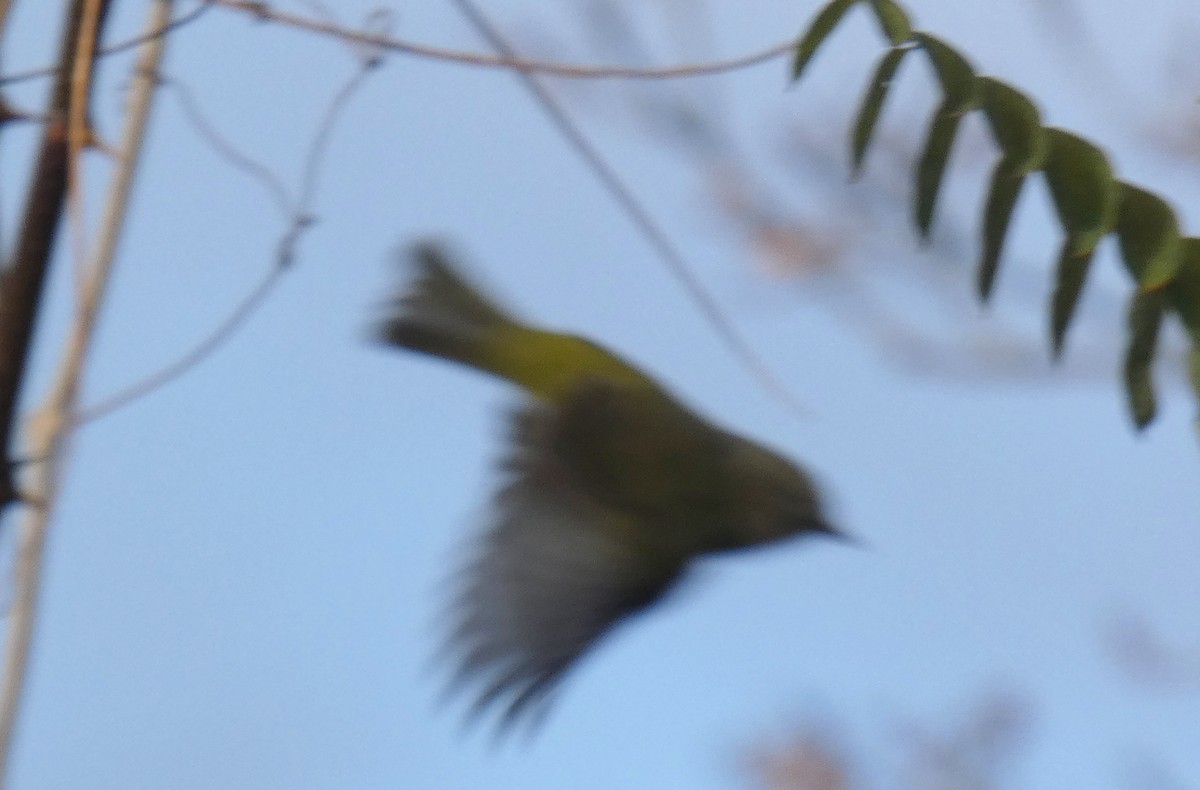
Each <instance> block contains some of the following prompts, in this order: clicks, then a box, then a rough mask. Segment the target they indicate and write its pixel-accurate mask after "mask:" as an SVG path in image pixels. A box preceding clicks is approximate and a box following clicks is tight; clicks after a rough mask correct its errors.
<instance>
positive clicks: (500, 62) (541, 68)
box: [208, 0, 796, 79]
mask: <svg viewBox="0 0 1200 790" xmlns="http://www.w3.org/2000/svg"><path fill="white" fill-rule="evenodd" d="M208 2H210V3H212V4H213V5H219V6H223V7H225V8H231V9H234V10H237V11H244V12H246V13H247V14H251V15H252V16H254V18H255V19H259V20H263V21H267V22H279V23H281V24H285V25H290V26H291V27H295V28H299V29H301V30H308V31H310V32H313V33H321V34H324V35H327V36H334V37H336V38H340V39H343V40H346V41H356V42H360V43H363V44H367V45H369V46H371V47H376V48H378V49H381V50H388V51H391V52H401V53H404V54H407V55H420V56H422V57H427V58H435V59H437V60H446V61H451V62H454V63H465V64H468V65H472V66H487V67H491V68H501V69H512V70H516V71H519V72H526V73H537V74H542V75H547V76H555V77H571V78H574V79H614V78H622V79H672V78H678V77H700V76H704V75H707V74H721V73H724V72H728V71H737V70H739V69H744V68H746V67H748V66H756V65H758V64H760V63H766V62H767V61H771V60H776V59H777V58H781V57H783V56H784V55H787V54H788V53H789V52H791V50H792V49H793V48H794V47H795V44H796V42H795V41H794V40H792V39H789V40H787V41H783V42H780V43H778V44H775V45H773V46H771V47H768V48H766V49H763V50H761V51H759V52H753V53H750V54H748V55H742V56H740V57H736V58H730V59H728V60H714V61H707V62H704V63H686V64H682V65H678V66H663V67H660V68H634V67H630V66H600V65H594V66H585V65H580V64H576V63H560V62H556V61H548V60H532V59H528V58H520V57H516V56H515V55H502V56H500V57H495V56H491V55H481V54H478V53H474V52H463V51H461V50H456V49H448V48H446V47H435V46H431V45H428V44H416V43H413V42H411V41H401V40H400V39H397V38H392V37H391V36H386V35H379V34H375V33H369V32H365V31H361V30H354V29H352V28H347V27H342V26H340V25H336V24H333V23H331V22H324V21H321V20H319V19H312V18H310V17H304V16H300V15H299V14H290V13H287V12H286V11H277V10H275V9H274V8H270V7H269V6H267V5H266V4H265V3H261V2H254V0H208Z"/></svg>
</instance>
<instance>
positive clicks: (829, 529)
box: [729, 437, 850, 546]
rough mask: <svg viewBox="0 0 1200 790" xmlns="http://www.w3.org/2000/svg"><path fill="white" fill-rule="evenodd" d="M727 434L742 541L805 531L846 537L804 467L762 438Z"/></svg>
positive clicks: (760, 540)
mask: <svg viewBox="0 0 1200 790" xmlns="http://www.w3.org/2000/svg"><path fill="white" fill-rule="evenodd" d="M731 438H732V440H733V447H732V448H731V453H730V457H729V460H730V468H729V471H730V476H731V479H732V480H731V481H732V483H733V486H734V494H733V495H734V497H735V498H736V501H737V507H736V510H735V513H734V520H735V522H736V529H737V530H738V533H739V538H740V545H745V546H751V545H756V544H760V543H768V542H771V541H775V540H780V539H783V538H789V537H792V536H794V535H803V534H808V533H815V534H824V535H828V536H830V537H834V538H840V539H845V540H849V539H850V538H849V537H848V536H847V535H846V534H845V533H843V532H841V531H839V530H838V529H837V528H836V527H834V526H833V525H832V524H831V523H830V522H829V520H828V518H827V514H826V512H825V508H824V504H823V502H822V497H821V492H820V490H819V488H818V486H817V483H816V482H815V481H814V480H813V478H812V477H811V476H810V475H809V474H808V473H807V472H806V471H804V470H803V469H801V468H800V467H799V466H797V465H796V464H794V463H792V462H791V461H789V460H788V459H786V458H784V457H783V456H782V455H780V454H779V453H776V452H774V451H772V450H770V449H768V448H766V447H763V446H762V445H760V444H757V443H755V442H752V441H749V440H747V439H743V438H741V437H731Z"/></svg>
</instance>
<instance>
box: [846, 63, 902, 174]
mask: <svg viewBox="0 0 1200 790" xmlns="http://www.w3.org/2000/svg"><path fill="white" fill-rule="evenodd" d="M910 51H911V47H892V49H890V50H889V51H888V53H887V54H886V55H884V56H883V57H882V58H881V59H880V61H879V65H878V66H876V67H875V76H874V77H873V78H872V79H871V84H870V85H869V86H868V87H867V92H866V94H865V95H864V96H863V100H862V107H861V108H860V109H859V111H858V120H857V121H856V122H855V124H854V141H853V143H852V147H851V151H850V159H851V162H852V163H853V167H854V175H855V176H857V175H858V174H859V172H860V171H861V170H862V163H863V159H864V158H865V157H866V155H867V146H869V145H870V144H871V135H872V134H874V132H875V123H876V121H878V120H879V112H880V110H882V109H883V102H884V100H885V99H886V98H887V94H888V89H889V88H891V85H892V77H893V76H895V74H896V69H897V68H899V67H900V61H901V60H903V59H904V56H905V55H906V54H908V53H909V52H910Z"/></svg>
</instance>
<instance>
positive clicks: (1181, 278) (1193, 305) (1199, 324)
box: [1167, 236, 1200, 348]
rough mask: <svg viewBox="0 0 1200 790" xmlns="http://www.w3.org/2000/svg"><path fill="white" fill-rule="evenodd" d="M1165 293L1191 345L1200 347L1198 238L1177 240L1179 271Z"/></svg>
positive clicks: (1199, 257)
mask: <svg viewBox="0 0 1200 790" xmlns="http://www.w3.org/2000/svg"><path fill="white" fill-rule="evenodd" d="M1167 293H1168V294H1169V295H1170V297H1171V306H1172V307H1173V308H1175V312H1176V313H1178V314H1179V318H1180V320H1181V321H1183V326H1184V328H1185V329H1187V331H1188V335H1189V336H1190V337H1191V339H1192V345H1193V346H1195V347H1196V348H1200V238H1196V237H1195V236H1185V237H1183V238H1182V239H1180V240H1179V271H1178V272H1177V273H1176V275H1175V279H1174V280H1172V281H1171V282H1170V284H1168V285H1167Z"/></svg>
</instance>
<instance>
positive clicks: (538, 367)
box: [380, 245, 836, 720]
mask: <svg viewBox="0 0 1200 790" xmlns="http://www.w3.org/2000/svg"><path fill="white" fill-rule="evenodd" d="M414 259H415V261H416V263H417V267H418V273H417V277H416V279H415V281H414V283H413V285H412V286H411V288H410V289H409V290H407V291H406V292H404V293H402V294H401V295H400V296H399V297H398V298H397V300H396V301H395V303H394V312H393V313H392V314H390V315H389V316H388V318H387V319H386V320H385V321H384V323H383V325H382V326H381V329H380V335H381V337H382V338H383V339H384V340H385V341H386V342H388V343H391V344H394V345H397V346H401V347H404V348H408V349H411V350H414V351H419V352H423V353H427V354H431V355H434V356H438V357H443V358H447V359H451V360H454V361H457V362H460V363H462V364H465V365H468V366H470V367H474V368H477V369H480V370H484V371H487V372H489V373H492V374H494V375H497V376H500V377H502V378H505V379H508V380H509V381H511V382H513V383H514V384H517V385H518V386H520V387H522V388H523V389H524V390H525V391H526V392H527V393H528V396H529V398H528V400H527V401H526V402H525V403H523V404H522V405H521V407H520V408H519V410H518V411H517V413H516V414H515V415H514V417H513V419H512V428H511V437H510V439H511V445H512V449H511V450H510V451H509V454H508V456H507V457H506V459H505V461H504V464H503V466H504V472H505V475H506V477H507V480H506V482H505V485H504V487H503V488H502V489H501V491H500V493H499V494H498V496H497V498H496V503H495V505H496V521H495V523H494V524H493V525H492V526H491V528H490V529H489V531H488V532H487V533H486V534H485V535H484V536H483V538H482V541H481V543H480V545H479V547H478V550H477V552H476V553H475V555H474V557H473V559H472V561H471V562H470V563H469V565H468V566H467V567H466V568H465V569H464V574H463V578H462V586H461V587H460V590H459V595H458V598H457V599H456V602H455V609H454V612H453V617H454V618H455V631H454V633H453V635H452V638H451V643H450V645H451V649H452V650H453V651H454V652H455V653H457V660H458V661H459V662H460V663H459V671H458V679H459V680H460V681H463V682H468V681H472V680H478V681H481V682H482V684H483V688H482V690H481V692H480V695H479V698H478V700H477V704H476V707H477V709H483V708H486V707H488V706H490V705H492V704H502V705H503V706H504V716H505V719H506V720H511V719H513V718H515V717H518V716H520V715H521V714H522V713H523V712H525V711H531V710H533V709H535V708H536V707H538V706H537V705H536V704H535V703H538V702H541V701H544V700H545V699H546V698H547V695H548V693H549V692H550V691H551V690H553V688H554V687H555V686H556V684H557V682H558V681H559V680H560V679H561V677H562V674H563V673H564V672H565V671H566V670H568V669H569V668H570V667H571V666H572V665H573V664H574V662H575V661H576V659H578V658H579V656H580V655H581V654H583V653H584V652H585V651H586V650H587V649H588V648H589V647H591V646H592V645H593V644H594V643H595V642H596V641H597V640H598V639H599V638H600V637H602V636H603V635H604V634H605V633H606V632H607V631H608V630H609V629H610V628H611V627H612V626H613V625H614V624H616V623H617V622H618V621H620V620H621V619H622V618H624V617H625V616H627V615H629V614H632V613H634V612H637V611H639V610H641V609H644V608H645V607H647V606H649V605H650V604H652V603H654V602H655V601H656V600H658V599H659V598H660V597H661V596H662V595H663V594H664V593H665V592H666V591H667V590H668V589H669V588H670V587H672V586H673V584H674V583H675V582H676V581H677V580H678V579H679V577H680V576H681V575H682V574H683V573H684V571H685V570H686V569H687V567H688V565H689V563H690V562H691V561H692V560H693V559H694V558H696V557H698V556H701V555H703V554H707V553H712V552H719V551H725V550H729V549H736V548H742V547H746V546H752V545H759V544H762V543H765V542H769V541H772V540H775V539H779V538H785V537H789V536H792V535H795V534H798V533H803V532H820V533H832V534H836V532H835V531H834V530H833V529H832V527H830V526H829V524H828V523H827V522H826V520H825V518H824V515H823V513H822V509H821V504H820V500H819V496H818V492H817V490H816V487H815V485H814V484H813V483H812V481H811V480H810V479H809V477H808V475H807V474H805V473H804V472H803V471H801V470H800V469H799V468H798V467H796V466H795V465H793V464H791V463H790V462H788V461H787V460H785V459H784V458H782V457H781V456H779V455H777V454H776V453H774V452H772V451H770V450H768V449H766V448H764V447H762V446H761V445H758V444H756V443H754V442H751V441H749V440H747V439H744V438H742V437H739V436H736V435H734V434H731V433H729V432H727V431H725V430H723V429H721V428H719V427H717V426H715V425H713V424H712V423H711V422H709V421H707V420H705V419H704V418H702V417H700V416H698V415H697V414H695V413H694V412H693V411H692V410H690V409H689V408H687V407H686V406H684V405H683V404H682V403H680V402H679V401H678V400H677V399H676V398H675V397H674V396H672V395H671V394H670V393H668V392H667V391H666V390H665V389H664V388H662V387H661V386H660V385H659V384H658V383H657V382H655V381H654V380H653V379H651V378H650V377H648V376H647V375H645V374H644V373H642V372H641V371H639V370H638V369H637V368H635V367H633V366H632V365H630V364H629V363H628V362H625V361H624V360H622V359H621V358H620V357H618V356H617V355H615V354H613V353H611V352H609V351H608V350H606V349H604V348H603V347H601V346H599V345H597V344H595V343H592V342H590V341H588V340H586V339H583V338H580V337H576V336H573V335H567V334H560V333H556V332H551V331H547V330H544V329H539V328H537V327H534V326H531V325H529V324H526V323H524V322H522V321H519V320H517V319H516V318H515V317H513V316H512V315H510V314H509V313H507V312H506V311H504V310H502V309H500V308H499V307H497V306H496V305H495V304H493V303H492V302H491V301H490V300H488V299H487V298H486V297H484V296H482V295H481V294H480V293H479V292H478V291H476V290H475V289H474V288H472V287H471V286H470V285H468V284H467V283H466V282H465V281H464V280H463V279H462V278H461V277H459V276H458V275H457V274H456V273H455V272H454V271H453V269H452V268H451V266H450V265H449V263H448V262H447V261H446V259H445V257H444V255H443V254H442V253H441V251H440V250H439V249H438V248H437V247H435V246H433V245H425V246H422V247H419V248H418V249H417V251H416V254H415V255H414Z"/></svg>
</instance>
